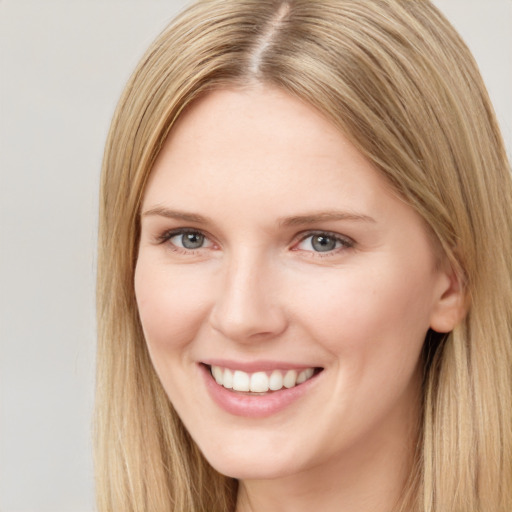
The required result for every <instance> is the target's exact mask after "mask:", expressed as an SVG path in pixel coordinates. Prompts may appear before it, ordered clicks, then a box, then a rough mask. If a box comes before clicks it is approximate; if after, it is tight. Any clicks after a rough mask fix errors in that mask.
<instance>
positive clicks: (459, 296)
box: [430, 269, 468, 333]
mask: <svg viewBox="0 0 512 512" xmlns="http://www.w3.org/2000/svg"><path fill="white" fill-rule="evenodd" d="M434 301H435V302H434V305H433V308H432V313H431V317H430V328H431V329H432V330H433V331H436V332H439V333H447V332H450V331H452V330H453V329H454V328H455V327H456V326H457V325H458V324H459V323H460V322H461V321H462V319H463V318H464V317H465V316H466V313H467V310H468V304H467V297H466V289H465V286H464V285H463V279H462V277H461V276H459V275H458V274H457V273H456V272H455V271H454V270H453V269H449V270H448V271H446V272H442V273H441V274H440V275H439V286H438V287H437V291H436V295H435V297H434Z"/></svg>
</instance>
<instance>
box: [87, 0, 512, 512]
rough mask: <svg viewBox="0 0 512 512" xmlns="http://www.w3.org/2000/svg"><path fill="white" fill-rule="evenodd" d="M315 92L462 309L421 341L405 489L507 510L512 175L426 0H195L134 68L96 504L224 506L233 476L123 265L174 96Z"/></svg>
mask: <svg viewBox="0 0 512 512" xmlns="http://www.w3.org/2000/svg"><path fill="white" fill-rule="evenodd" d="M254 81H256V82H260V83H266V84H270V85H273V86H277V87H280V88H282V89H284V90H285V91H287V92H288V93H290V94H292V95H294V96H297V97H299V98H302V99H303V100H304V101H306V102H308V103H310V104H311V105H313V106H315V107H316V108H318V109H319V110H320V111H321V112H323V113H324V115H325V116H326V117H328V118H329V119H330V120H331V121H332V122H333V123H334V124H335V125H336V126H338V127H339V129H340V130H342V131H343V133H345V134H346V135H347V136H348V137H349V138H350V139H351V141H352V142H353V143H354V144H355V145H356V147H357V148H358V149H359V150H360V151H361V152H362V153H363V154H364V155H365V156H366V157H367V158H368V159H369V160H370V161H372V162H373V163H374V164H375V166H376V167H377V168H378V169H380V171H381V172H382V173H383V174H384V175H385V176H386V177H387V179H388V180H389V181H390V183H391V184H392V185H393V186H394V187H395V189H396V191H397V193H399V194H400V195H401V197H403V198H404V200H405V201H407V202H408V203H409V204H410V205H411V206H412V207H413V208H414V209H415V210H416V211H417V212H418V213H419V215H421V216H422V217H423V219H424V220H425V221H426V223H427V224H428V225H429V226H430V228H431V230H432V232H433V233H434V234H435V237H436V238H437V240H438V243H439V245H440V247H441V248H442V250H443V252H444V254H445V255H446V257H447V258H448V260H449V261H450V262H451V264H452V265H453V267H454V268H455V269H456V271H457V273H458V276H459V278H460V280H461V283H462V285H463V286H464V287H465V289H466V294H467V300H468V314H467V316H466V318H465V319H464V321H463V322H462V323H461V324H460V325H459V326H458V327H456V328H455V330H454V331H453V332H452V333H450V334H448V335H446V336H440V335H437V334H436V333H433V332H432V333H430V335H429V336H428V338H427V340H426V343H425V359H424V361H425V362H424V367H425V372H424V373H425V374H424V397H423V399H424V403H423V415H422V426H421V428H420V432H419V439H420V442H419V445H418V449H417V454H416V466H415V468H413V469H412V471H411V480H410V482H409V484H408V486H407V488H406V489H405V491H404V496H403V499H402V507H403V508H404V509H407V510H409V511H417V512H419V511H422V512H446V511H450V512H456V511H459V512H477V511H482V512H483V511H485V512H509V511H510V510H512V391H511V388H512V377H511V366H512V353H511V352H512V270H511V269H512V240H511V239H512V237H511V234H512V185H511V177H510V165H509V163H508V160H507V157H506V152H505V150H504V145H503V141H502V139H501V136H500V133H499V129H498V126H497V123H496V119H495V115H494V113H493V109H492V107H491V105H490V102H489V98H488V96H487V93H486V90H485V87H484V84H483V82H482V79H481V77H480V75H479V72H478V69H477V66H476V64H475V62H474V60H473V58H472V56H471V54H470V52H469V51H468V49H467V48H466V46H465V44H464V43H463V42H462V40H461V39H460V37H459V36H458V34H457V33H456V32H455V31H454V29H453V28H452V27H451V25H450V24H449V23H448V22H447V21H446V20H445V19H444V17H443V16H442V15H441V14H440V13H439V12H438V11H437V9H436V8H435V7H433V6H432V5H431V4H430V3H429V2H428V1H426V0H425V1H424V0H366V1H361V0H320V1H311V0H203V1H199V2H197V3H196V4H194V5H193V6H191V7H190V8H189V9H188V10H186V11H185V12H184V13H183V14H182V15H180V16H179V17H178V18H177V19H176V20H175V21H174V22H172V23H171V25H170V26H169V27H168V28H167V29H166V30H165V31H164V32H163V33H162V34H161V35H160V36H159V37H158V38H157V40H156V41H155V42H154V43H153V44H152V45H151V47H150V48H149V50H148V51H147V53H146V55H145V56H144V58H143V59H142V61H141V62H140V64H139V65H138V67H137V69H136V70H135V72H134V74H133V75H132V77H131V78H130V80H129V82H128V85H127V86H126V89H125V91H124V93H123V95H122V97H121V99H120V102H119V105H118V108H117V110H116V113H115V116H114V119H113V122H112V126H111V130H110V134H109V137H108V141H107V144H106V151H105V157H104V166H103V174H102V184H101V199H100V233H99V260H98V263H99V265H98V336H99V341H98V354H97V360H98V372H97V403H96V423H95V425H96V471H97V494H98V507H99V510H100V511H101V512H107V511H108V512H135V511H136V512H163V511H166V512H172V511H174V512H199V511H205V512H206V511H209V512H212V511H214V512H228V511H229V512H232V511H233V510H234V507H235V502H236V492H237V482H236V481H234V480H232V479H229V478H226V477H224V476H222V475H219V474H218V473H217V472H216V471H215V470H213V469H212V468H211V467H210V466H209V465H208V463H207V462H206V461H205V460H204V458H203V457H202V455H201V453H200V452H199V450H198V449H197V447H196V445H195V443H194V442H193V440H192V439H190V437H189V435H188V433H187V432H186V431H185V429H184V427H183V425H182V423H181V421H180V419H179V418H178V417H177V415H176V413H175V412H174V410H173V408H172V405H171V404H170V403H169V400H168V399H167V397H166V395H165V392H164V391H163V389H162V387H161V385H160V383H159V381H158V378H157V377H156V374H155V372H154V370H153V367H152V365H151V362H150V359H149V356H148V352H147V349H146V345H145V342H144V338H143V334H142V330H141V327H140V322H139V318H138V313H137V308H136V303H135V299H134V289H133V275H134V268H135V263H136V254H137V246H138V236H139V218H138V215H139V207H140V202H141V197H142V195H143V192H144V186H145V183H146V180H147V178H148V175H149V173H150V171H151V168H152V165H153V163H154V161H155V158H156V156H157V155H158V152H159V150H160V148H161V146H162V144H163V142H164V140H165V138H166V136H167V134H168V132H169V130H171V129H172V126H173V124H174V122H175V121H176V119H177V118H178V116H179V115H180V113H181V112H182V111H183V110H184V109H185V108H186V106H187V105H189V104H190V103H191V102H192V101H194V99H195V98H197V97H198V96H199V95H201V94H203V93H204V92H205V91H207V90H211V89H215V88H220V87H224V86H227V85H233V84H235V85H236V84H242V85H243V84H247V83H251V82H254Z"/></svg>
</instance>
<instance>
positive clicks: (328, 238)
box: [296, 232, 354, 253]
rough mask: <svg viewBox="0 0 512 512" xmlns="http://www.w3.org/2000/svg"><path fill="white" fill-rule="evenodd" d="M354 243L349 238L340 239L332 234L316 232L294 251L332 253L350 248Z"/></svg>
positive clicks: (301, 242) (302, 241) (340, 237)
mask: <svg viewBox="0 0 512 512" xmlns="http://www.w3.org/2000/svg"><path fill="white" fill-rule="evenodd" d="M353 246H354V242H353V241H352V240H351V239H350V238H346V237H342V236H340V235H336V234H334V233H326V232H317V233H311V234H309V235H308V236H306V237H305V238H303V239H302V240H301V241H300V242H299V243H298V244H297V245H296V249H298V250H301V251H312V252H319V253H326V252H334V251H337V250H338V249H341V248H350V247H353Z"/></svg>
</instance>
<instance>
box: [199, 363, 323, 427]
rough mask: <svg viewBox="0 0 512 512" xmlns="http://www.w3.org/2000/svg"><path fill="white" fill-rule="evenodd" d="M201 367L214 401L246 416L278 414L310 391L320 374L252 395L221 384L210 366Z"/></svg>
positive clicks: (229, 411) (231, 411) (236, 414)
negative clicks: (285, 386)
mask: <svg viewBox="0 0 512 512" xmlns="http://www.w3.org/2000/svg"><path fill="white" fill-rule="evenodd" d="M200 367H201V369H202V373H203V376H204V379H205V384H206V388H207V389H208V392H209V394H210V396H211V397H212V399H213V401H214V402H215V403H216V404H217V405H218V406H219V407H221V408H222V409H224V410H225V411H226V412H228V413H230V414H233V415H235V416H245V417H246V418H266V417H268V416H272V415H273V414H277V413H278V412H280V411H282V410H283V409H285V408H286V407H288V406H289V405H291V404H292V403H294V402H296V401H297V400H299V399H300V398H301V397H302V396H304V395H305V394H306V393H308V392H309V391H310V390H311V388H312V386H314V384H315V382H316V381H317V379H318V376H319V374H315V375H314V376H313V377H311V378H310V379H308V380H307V381H306V382H303V383H302V384H299V385H298V386H295V387H293V388H289V389H287V388H283V389H281V390H279V391H274V392H272V393H268V394H266V395H255V396H251V395H248V394H242V393H237V392H236V391H232V390H229V389H226V388H225V387H223V386H220V385H219V384H217V382H215V380H214V378H213V377H212V374H211V373H210V369H209V368H208V367H206V366H205V365H202V364H201V365H200Z"/></svg>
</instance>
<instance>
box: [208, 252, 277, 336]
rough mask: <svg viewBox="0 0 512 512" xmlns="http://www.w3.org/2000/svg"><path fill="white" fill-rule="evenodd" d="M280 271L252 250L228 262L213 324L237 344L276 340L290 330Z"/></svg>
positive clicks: (214, 327)
mask: <svg viewBox="0 0 512 512" xmlns="http://www.w3.org/2000/svg"><path fill="white" fill-rule="evenodd" d="M277 274H278V272H277V271H276V270H275V268H273V266H272V264H271V262H265V261H263V259H262V258H261V257H258V256H257V255H256V254H253V253H252V252H251V251H250V250H248V251H246V253H245V254H240V255H238V256H236V257H235V256H233V257H232V258H231V260H230V261H229V262H227V263H226V267H225V269H224V272H223V273H222V277H221V279H220V286H219V289H218V290H217V292H216V295H215V297H216V300H215V303H214V305H213V307H212V309H211V313H210V324H211V326H212V327H213V329H214V330H216V331H218V332H220V333H221V334H222V335H223V336H225V337H227V338H229V339H231V340H233V341H237V342H241V343H244V342H254V341H263V340H269V339H274V338H276V337H277V336H279V335H280V334H281V333H282V332H283V331H284V330H285V329H286V327H287V318H286V314H285V309H284V308H283V304H281V303H280V296H279V290H278V284H277V281H278V280H277Z"/></svg>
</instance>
